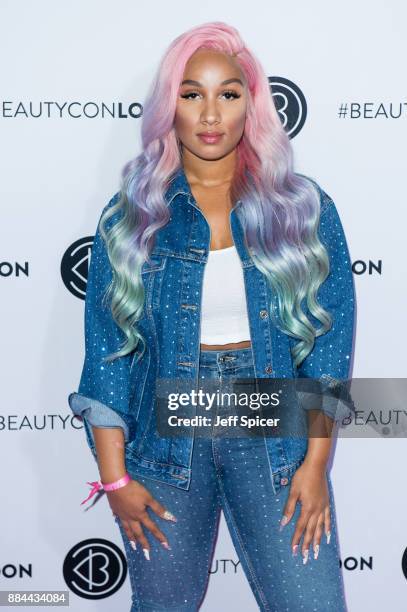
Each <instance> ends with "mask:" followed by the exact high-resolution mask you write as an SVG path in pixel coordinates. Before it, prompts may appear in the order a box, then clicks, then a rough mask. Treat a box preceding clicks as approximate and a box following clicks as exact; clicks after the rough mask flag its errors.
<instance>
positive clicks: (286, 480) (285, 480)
mask: <svg viewBox="0 0 407 612" xmlns="http://www.w3.org/2000/svg"><path fill="white" fill-rule="evenodd" d="M280 482H281V484H282V485H286V484H288V478H286V477H285V476H284V477H283V478H282V479H281V480H280Z"/></svg>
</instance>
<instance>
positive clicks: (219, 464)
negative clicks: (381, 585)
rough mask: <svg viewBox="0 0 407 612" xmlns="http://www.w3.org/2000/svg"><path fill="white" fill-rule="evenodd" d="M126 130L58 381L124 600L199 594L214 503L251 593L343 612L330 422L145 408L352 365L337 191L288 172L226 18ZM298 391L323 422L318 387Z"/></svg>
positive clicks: (178, 605) (275, 125)
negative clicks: (74, 356)
mask: <svg viewBox="0 0 407 612" xmlns="http://www.w3.org/2000/svg"><path fill="white" fill-rule="evenodd" d="M142 142H143V151H142V153H141V154H140V155H138V156H137V157H136V159H135V160H134V161H132V162H130V163H128V164H127V165H126V167H125V168H124V171H123V183H122V187H121V190H120V191H119V192H118V193H117V194H116V195H115V196H114V197H113V198H112V200H111V201H110V202H109V204H108V205H107V206H106V207H105V209H104V210H103V213H102V219H101V222H100V223H99V224H98V228H97V232H96V235H95V240H94V245H93V249H92V258H91V264H90V269H89V274H88V285H87V293H86V304H85V330H86V355H85V362H84V366H83V371H82V377H81V381H80V385H79V391H78V393H76V392H75V393H72V394H71V395H70V397H69V402H70V406H71V408H72V410H73V412H74V413H75V414H76V415H78V416H80V417H82V418H83V420H84V426H85V430H86V436H87V441H88V444H89V446H90V448H91V450H92V453H93V456H94V458H95V460H97V463H98V467H99V471H100V476H101V481H100V482H99V483H97V486H96V487H95V488H94V490H93V491H92V493H91V495H92V494H93V493H94V491H95V490H96V489H97V488H98V487H100V486H101V483H104V486H106V489H105V490H106V491H107V497H108V501H109V504H110V507H111V509H112V511H113V514H114V515H115V520H116V522H117V524H118V526H119V528H120V531H121V534H122V536H123V541H124V546H125V549H126V554H127V558H128V567H129V573H130V580H131V584H132V590H133V605H132V608H131V609H132V610H147V609H148V610H158V609H159V610H167V609H168V610H197V609H198V608H199V605H200V603H201V602H202V599H203V596H204V593H205V589H206V586H207V579H208V570H209V568H210V564H211V556H212V553H213V550H214V546H215V538H216V531H217V525H218V520H219V515H220V510H221V509H222V510H223V512H224V515H225V519H226V521H227V525H228V528H229V530H230V534H231V537H232V539H233V542H234V545H235V547H236V551H237V553H238V555H239V559H240V562H241V564H242V567H243V569H244V572H245V574H246V576H247V579H248V581H249V584H250V586H251V588H252V591H253V594H254V596H255V597H256V600H257V603H258V606H259V608H260V609H261V610H278V611H279V612H281V611H282V610H289V611H290V612H293V611H295V610H307V611H308V610H324V611H326V610H329V609H331V610H335V611H336V612H337V611H340V610H345V609H346V607H345V600H344V594H343V582H342V575H341V571H340V568H339V553H338V541H337V528H336V520H335V512H334V501H333V491H332V484H331V481H330V478H329V474H328V473H327V469H326V468H327V460H328V456H329V452H330V445H331V438H330V436H329V434H328V435H326V434H323V435H321V436H320V437H318V436H316V435H309V437H308V436H306V437H301V436H283V437H277V436H275V435H274V436H272V435H265V434H264V435H257V436H250V435H247V434H244V433H243V434H241V435H236V428H235V430H234V433H233V432H231V430H232V429H233V428H232V427H227V428H225V427H223V428H222V427H220V428H217V427H215V424H214V423H215V420H217V419H219V418H220V417H228V416H229V417H230V416H231V414H232V411H231V409H230V408H229V407H225V406H222V405H220V404H218V405H217V407H216V408H215V409H214V411H213V413H212V414H211V417H212V420H211V422H210V425H209V427H208V426H207V425H205V426H204V425H203V424H202V423H200V424H199V426H198V425H196V426H194V427H185V428H184V429H182V435H178V436H177V435H161V434H160V431H159V429H158V423H157V422H156V416H161V417H162V415H163V414H166V413H165V411H164V412H163V411H162V410H161V409H158V408H157V407H156V406H158V403H157V404H156V400H157V397H158V394H159V391H158V390H159V384H160V383H161V382H162V381H167V382H168V381H170V387H171V384H173V389H174V391H175V388H178V386H179V385H181V386H182V387H183V388H188V385H189V389H190V390H192V389H197V388H202V387H203V386H204V385H210V384H212V385H215V387H216V386H217V388H219V387H221V388H225V385H228V384H229V383H230V382H233V381H236V380H237V379H240V380H241V379H243V378H244V379H246V378H247V379H255V378H256V379H262V380H266V379H268V380H269V381H272V380H273V379H275V378H280V379H285V378H287V379H294V378H296V379H298V378H306V379H307V378H308V379H314V380H317V381H324V380H329V381H332V380H334V381H335V382H336V383H338V384H340V383H339V381H340V380H341V379H346V378H347V377H348V374H349V367H350V358H351V352H352V338H353V313H354V297H355V296H354V285H353V278H352V271H351V264H350V258H349V253H348V249H347V245H346V240H345V236H344V234H343V228H342V225H341V222H340V219H339V216H338V213H337V210H336V207H335V205H334V203H333V201H332V200H331V198H330V197H329V196H328V195H327V194H326V192H325V191H323V190H322V189H321V188H320V187H319V185H318V184H317V183H316V181H314V180H311V179H310V178H308V177H306V176H304V175H301V174H299V173H295V172H294V171H293V160H292V149H291V145H290V141H289V139H288V137H287V135H286V133H285V131H284V129H283V127H282V124H281V121H280V119H279V116H278V114H277V112H276V109H275V107H274V105H273V101H272V97H271V95H270V88H269V84H268V81H267V78H266V76H265V74H264V72H263V70H262V68H261V65H260V64H259V62H258V60H257V59H256V58H255V57H254V56H253V54H252V53H251V52H250V51H249V50H248V48H247V47H246V45H245V44H244V42H243V41H242V39H241V37H240V35H239V33H238V32H237V31H236V30H235V29H234V28H233V27H230V26H228V25H226V24H224V23H220V22H215V23H208V24H204V25H202V26H199V27H196V28H193V29H192V30H190V31H188V32H186V33H184V34H182V35H181V36H179V37H178V38H177V39H176V40H175V41H174V42H173V43H172V44H171V45H170V47H169V49H168V50H167V52H166V53H165V55H164V57H163V60H162V62H161V65H160V67H159V70H158V73H157V76H156V78H155V80H154V82H153V85H152V88H151V91H150V93H149V96H148V98H147V101H146V103H145V107H144V112H143V123H142ZM106 298H109V299H106ZM302 398H303V400H304V402H303V407H305V408H306V409H307V410H309V412H308V413H307V414H308V415H311V414H313V415H314V416H315V413H316V412H317V410H316V407H317V404H318V407H319V409H320V408H321V406H322V411H321V412H322V414H323V417H324V424H328V425H332V423H333V419H334V417H335V413H334V412H333V411H332V403H329V402H328V401H327V402H326V401H325V398H324V396H322V398H321V397H320V396H319V397H318V393H317V392H315V393H311V392H309V393H305V394H303V395H302ZM318 402H319V403H318ZM320 414H321V413H320ZM164 420H165V419H164ZM224 422H225V421H224ZM230 422H231V421H228V423H230ZM311 422H312V420H311V419H310V420H309V424H311ZM313 422H314V424H315V423H319V424H318V427H320V426H321V421H320V420H319V421H318V419H316V420H315V421H313ZM225 429H228V430H229V431H228V434H225ZM239 431H240V432H242V429H240V430H239ZM314 431H321V429H316V430H314ZM126 474H127V476H126ZM109 483H117V484H116V485H115V484H113V487H109V486H108V485H109ZM287 485H289V486H287ZM114 487H117V488H114ZM112 488H113V490H111V489H112ZM84 501H86V500H84ZM310 549H311V550H312V551H313V552H314V560H312V561H311V560H308V557H309V551H310ZM298 552H301V555H299V554H297V553H298ZM318 553H319V557H318ZM315 559H318V561H316V560H315Z"/></svg>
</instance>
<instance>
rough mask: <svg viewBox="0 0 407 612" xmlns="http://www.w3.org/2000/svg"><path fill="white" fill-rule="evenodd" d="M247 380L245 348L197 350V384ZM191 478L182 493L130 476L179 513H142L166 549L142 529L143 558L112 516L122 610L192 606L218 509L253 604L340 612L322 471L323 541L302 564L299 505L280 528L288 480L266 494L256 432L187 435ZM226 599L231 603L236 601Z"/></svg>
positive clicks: (292, 611) (289, 611)
mask: <svg viewBox="0 0 407 612" xmlns="http://www.w3.org/2000/svg"><path fill="white" fill-rule="evenodd" d="M246 377H248V378H252V377H254V368H253V361H252V350H251V348H250V347H249V348H243V349H233V350H220V351H216V350H206V351H201V352H200V370H199V378H200V381H201V382H202V384H204V379H208V378H212V379H217V380H218V381H219V383H220V385H222V382H223V381H225V380H226V379H227V380H228V381H230V380H231V379H233V378H246ZM217 410H218V412H219V411H222V413H223V414H224V415H226V414H227V411H228V410H229V408H227V407H225V406H221V407H219V408H218V409H217ZM192 474H193V476H192V480H191V486H190V488H189V490H188V491H185V490H181V489H177V488H176V487H174V486H171V485H168V484H166V483H162V482H159V481H155V480H152V479H147V478H139V479H138V481H139V482H141V483H142V484H143V485H144V486H145V487H146V488H147V489H148V490H149V491H150V493H151V494H152V495H153V497H155V498H156V499H157V500H158V501H159V502H160V503H161V504H162V505H163V506H164V507H165V508H166V509H168V510H169V511H170V512H172V513H173V514H174V515H175V516H176V518H177V519H178V520H177V522H176V523H173V522H171V521H167V520H165V519H162V518H160V517H158V516H157V515H156V514H155V513H153V512H152V511H151V509H150V508H148V510H147V511H148V513H149V515H150V516H151V518H152V519H153V520H154V521H155V522H156V524H157V525H158V527H159V528H160V529H161V531H162V532H163V533H164V534H165V535H166V536H167V539H168V542H169V545H170V546H171V550H166V549H164V548H163V547H162V546H161V544H160V543H159V541H158V540H157V539H156V538H155V537H154V536H153V535H152V534H151V532H150V531H149V530H148V529H147V528H145V527H143V531H144V533H145V535H146V537H147V539H148V541H149V543H150V561H148V560H147V559H146V558H145V557H144V554H143V551H142V547H141V545H140V543H137V548H136V550H135V551H134V550H133V549H132V548H131V546H130V544H129V539H128V537H127V535H126V533H125V532H124V530H123V527H122V525H121V523H120V520H119V519H117V518H116V519H115V520H116V523H117V525H118V527H119V529H120V533H121V535H122V538H123V543H124V548H125V552H126V556H127V562H128V571H129V578H130V583H131V588H132V604H131V612H144V611H149V612H154V611H157V612H158V611H163V610H168V611H171V612H175V611H178V610H179V611H180V612H181V611H182V612H184V611H191V612H192V611H195V610H199V608H200V605H201V604H202V602H203V599H204V596H205V591H206V589H207V586H208V579H209V570H210V568H211V562H212V556H213V553H214V549H215V544H216V535H217V529H218V522H219V518H220V512H221V510H222V511H223V513H224V516H225V520H226V523H227V526H228V529H229V532H230V535H231V538H232V541H233V544H234V546H235V549H236V552H237V555H238V557H239V561H240V564H241V568H242V571H243V572H244V574H245V576H246V578H247V580H248V582H249V585H250V588H251V590H252V592H253V595H254V597H255V599H256V602H257V605H258V608H259V609H260V610H264V611H270V612H297V611H298V612H300V611H303V612H328V611H331V612H343V611H345V612H346V610H347V608H346V604H345V599H344V589H343V578H342V572H341V569H340V566H339V551H338V539H337V524H336V516H335V508H334V498H333V490H332V483H331V480H330V478H329V474H327V480H328V488H329V496H330V507H331V540H330V543H329V544H327V542H326V538H325V535H324V536H323V537H322V539H321V543H320V552H319V556H318V559H316V560H315V559H314V557H313V554H312V546H311V550H310V555H309V559H308V562H307V563H306V564H305V565H304V564H303V561H302V555H301V546H300V549H299V552H298V554H297V556H296V557H293V556H292V553H291V546H290V542H291V538H292V535H293V533H294V530H295V524H296V521H297V519H298V517H299V515H300V511H301V506H300V504H297V507H296V510H295V513H294V515H293V517H292V519H291V521H290V523H289V524H288V525H286V526H285V527H284V528H283V529H282V531H280V530H279V521H280V519H281V517H282V515H283V510H284V505H285V503H286V501H287V498H288V494H289V486H288V487H284V486H283V487H281V489H280V491H279V492H278V493H277V494H275V493H274V492H273V487H272V483H271V474H270V465H269V462H268V458H267V454H266V449H265V439H264V437H261V436H257V437H247V436H246V437H230V436H222V434H221V433H219V432H215V431H214V432H213V434H212V435H209V436H205V437H202V436H196V438H195V442H194V447H193V459H192ZM301 543H302V540H301V542H300V544H301ZM237 579H238V578H237ZM229 604H230V607H234V608H236V609H237V610H238V609H239V602H238V600H236V601H235V602H231V601H230V602H229ZM220 605H221V602H220ZM223 607H224V606H223ZM219 609H220V608H219Z"/></svg>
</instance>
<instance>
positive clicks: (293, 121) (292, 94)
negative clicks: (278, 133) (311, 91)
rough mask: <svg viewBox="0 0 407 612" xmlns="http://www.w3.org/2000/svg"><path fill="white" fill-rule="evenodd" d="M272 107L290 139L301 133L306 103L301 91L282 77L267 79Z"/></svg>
mask: <svg viewBox="0 0 407 612" xmlns="http://www.w3.org/2000/svg"><path fill="white" fill-rule="evenodd" d="M268 81H269V85H270V89H271V94H272V96H273V101H274V105H275V107H276V110H277V112H278V114H279V116H280V119H281V123H282V124H283V127H284V129H285V131H286V133H287V135H288V136H289V137H290V138H294V136H297V134H298V133H299V132H300V131H301V129H302V126H303V125H304V123H305V119H306V118H307V102H306V100H305V96H304V94H303V93H302V91H301V89H300V88H299V87H298V85H296V84H295V83H293V82H292V81H290V80H289V79H285V78H284V77H279V76H273V77H268Z"/></svg>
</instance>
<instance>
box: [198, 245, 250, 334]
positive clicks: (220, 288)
mask: <svg viewBox="0 0 407 612" xmlns="http://www.w3.org/2000/svg"><path fill="white" fill-rule="evenodd" d="M242 340H250V331H249V319H248V315H247V305H246V292H245V285H244V278H243V268H242V263H241V260H240V257H239V254H238V252H237V250H236V247H235V246H231V247H227V248H226V249H218V250H216V251H209V254H208V261H207V263H206V266H205V273H204V278H203V289H202V313H201V340H200V341H201V343H202V344H228V343H229V342H241V341H242Z"/></svg>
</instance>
